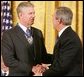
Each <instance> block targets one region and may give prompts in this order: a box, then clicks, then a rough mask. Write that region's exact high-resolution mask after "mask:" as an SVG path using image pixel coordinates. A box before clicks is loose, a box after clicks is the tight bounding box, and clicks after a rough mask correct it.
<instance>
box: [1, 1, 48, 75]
mask: <svg viewBox="0 0 84 77" xmlns="http://www.w3.org/2000/svg"><path fill="white" fill-rule="evenodd" d="M17 14H18V18H19V20H20V22H19V23H18V24H17V25H16V26H15V27H14V28H12V29H10V30H7V31H6V32H4V33H3V37H2V48H1V49H2V57H3V60H4V63H5V65H6V66H7V67H9V76H30V75H32V67H33V66H34V65H36V64H40V63H43V62H44V63H45V60H46V59H47V53H46V49H45V46H44V41H43V35H42V32H41V31H40V30H38V29H36V28H34V27H31V25H32V24H33V23H34V18H35V10H34V5H33V4H31V3H30V2H21V3H20V4H19V5H18V7H17ZM47 61H48V60H47Z"/></svg>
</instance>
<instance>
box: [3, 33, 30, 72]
mask: <svg viewBox="0 0 84 77" xmlns="http://www.w3.org/2000/svg"><path fill="white" fill-rule="evenodd" d="M1 49H2V50H1V51H2V57H3V60H4V63H5V65H6V66H7V67H10V68H14V69H15V70H16V71H21V72H27V73H28V72H29V71H27V70H31V68H30V65H28V64H26V63H23V62H21V61H19V60H18V59H17V57H16V56H15V54H16V52H15V50H14V45H13V40H12V39H11V36H10V33H8V32H4V34H3V37H2V47H1Z"/></svg>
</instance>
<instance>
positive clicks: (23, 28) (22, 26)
mask: <svg viewBox="0 0 84 77" xmlns="http://www.w3.org/2000/svg"><path fill="white" fill-rule="evenodd" d="M19 26H20V28H21V29H22V30H23V31H24V32H25V33H26V30H27V27H25V26H24V25H22V24H21V23H19ZM29 29H31V28H30V27H29Z"/></svg>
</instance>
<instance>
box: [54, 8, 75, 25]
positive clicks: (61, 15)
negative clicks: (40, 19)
mask: <svg viewBox="0 0 84 77" xmlns="http://www.w3.org/2000/svg"><path fill="white" fill-rule="evenodd" d="M56 17H57V18H58V19H60V20H61V21H62V22H63V24H64V25H71V23H72V18H73V13H72V11H71V9H70V8H68V7H58V8H57V10H56Z"/></svg>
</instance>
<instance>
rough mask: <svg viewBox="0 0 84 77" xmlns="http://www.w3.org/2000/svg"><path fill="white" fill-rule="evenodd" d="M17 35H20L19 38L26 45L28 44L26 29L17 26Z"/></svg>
mask: <svg viewBox="0 0 84 77" xmlns="http://www.w3.org/2000/svg"><path fill="white" fill-rule="evenodd" d="M15 30H16V35H17V36H18V37H19V39H21V42H23V43H24V44H25V45H26V46H28V44H29V43H28V41H27V39H26V37H25V33H24V31H23V30H22V29H21V28H20V27H19V26H18V25H17V26H16V29H15Z"/></svg>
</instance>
